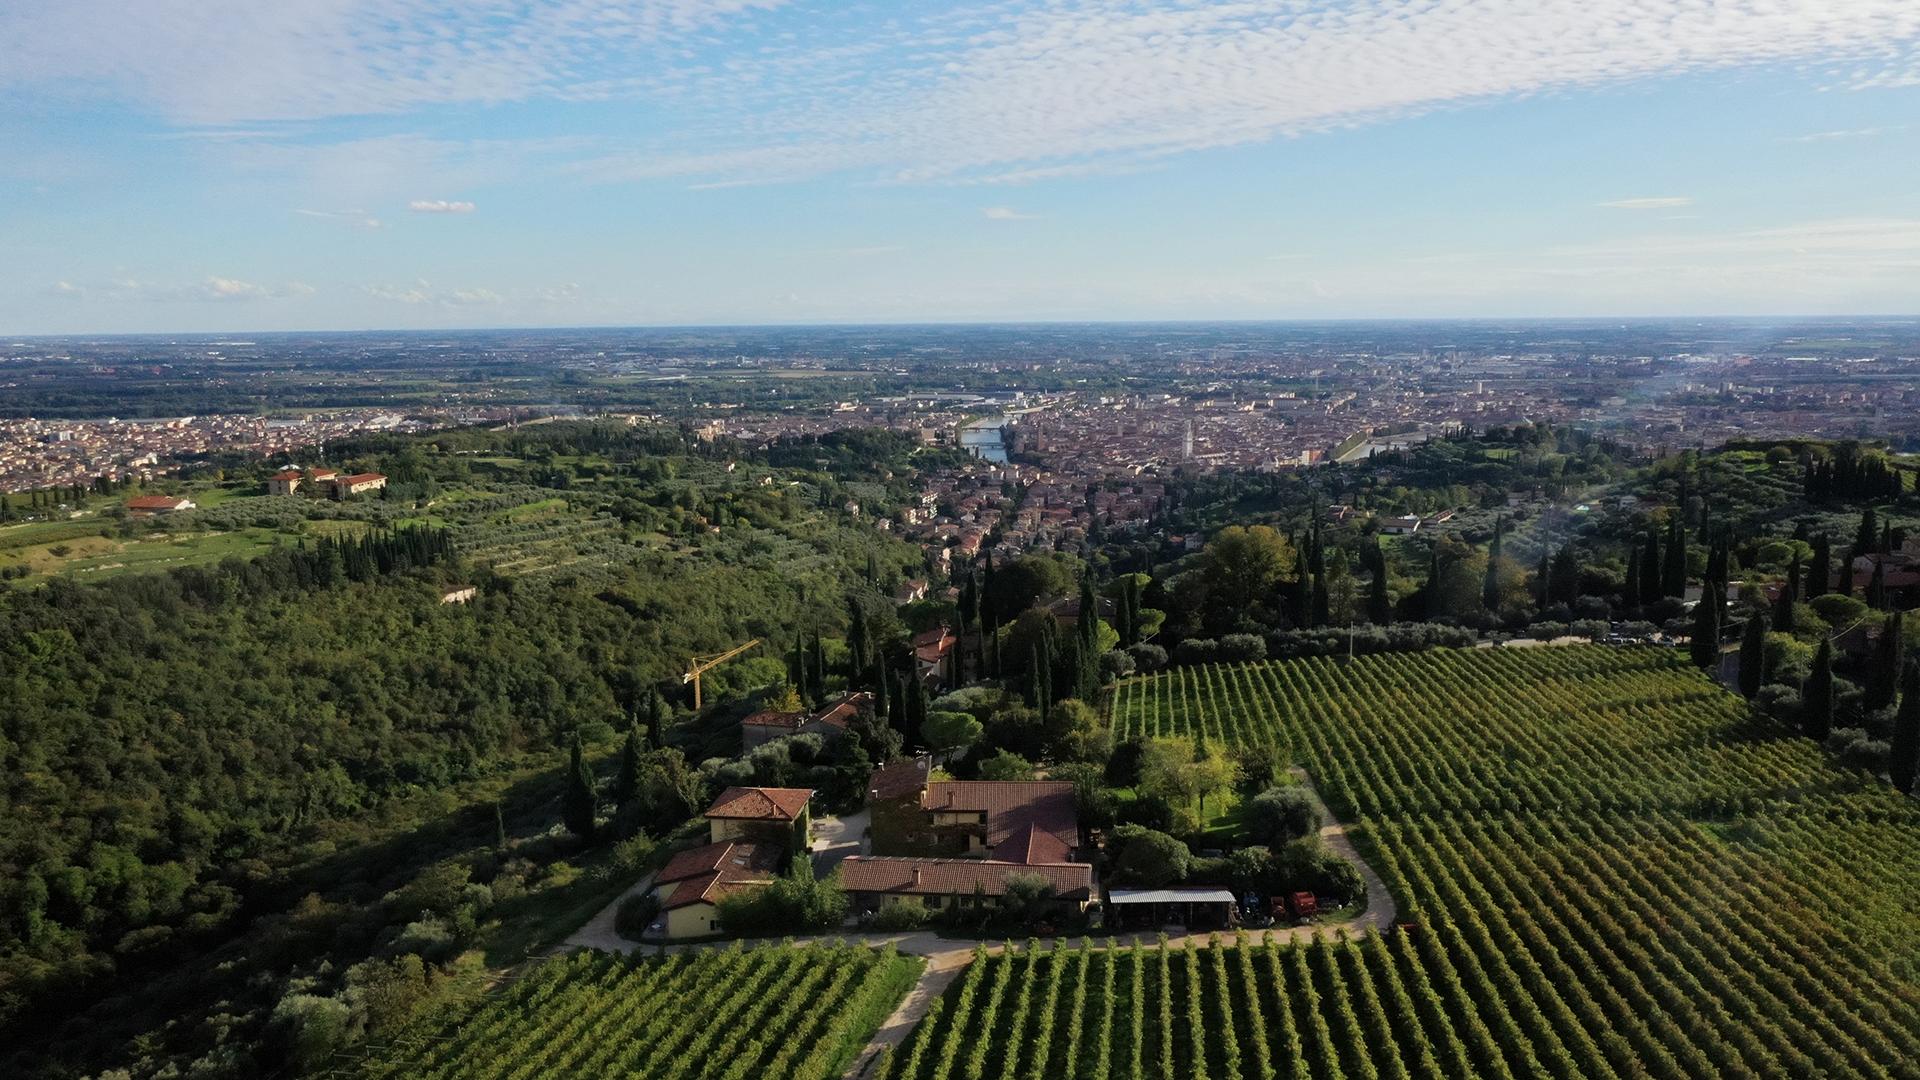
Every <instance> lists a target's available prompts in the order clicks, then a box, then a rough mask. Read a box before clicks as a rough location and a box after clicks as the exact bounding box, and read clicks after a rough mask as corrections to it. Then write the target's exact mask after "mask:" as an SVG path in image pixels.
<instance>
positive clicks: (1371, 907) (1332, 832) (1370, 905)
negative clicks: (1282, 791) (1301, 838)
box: [1289, 769, 1400, 937]
mask: <svg viewBox="0 0 1920 1080" xmlns="http://www.w3.org/2000/svg"><path fill="white" fill-rule="evenodd" d="M1289 771H1290V772H1291V773H1292V774H1293V776H1294V779H1296V780H1299V781H1300V786H1301V787H1303V788H1306V789H1307V797H1308V798H1310V799H1312V800H1313V808H1314V809H1315V810H1318V811H1319V812H1320V839H1322V840H1324V841H1326V844H1327V847H1329V848H1331V849H1333V852H1334V854H1336V855H1339V856H1340V857H1341V858H1343V859H1345V860H1347V861H1348V862H1350V863H1352V864H1353V865H1354V866H1355V867H1356V868H1358V869H1359V871H1360V880H1361V881H1362V882H1364V883H1365V884H1366V887H1367V910H1366V911H1364V912H1362V913H1361V914H1360V916H1359V918H1356V919H1354V920H1353V921H1352V922H1350V923H1347V924H1345V926H1346V929H1348V930H1351V931H1353V932H1354V933H1360V932H1362V931H1367V930H1385V929H1386V928H1387V927H1389V926H1392V925H1393V924H1394V921H1395V920H1396V919H1398V918H1399V916H1400V910H1399V908H1398V907H1396V906H1395V905H1394V902H1393V894H1392V893H1391V892H1388V891H1387V883H1386V882H1384V881H1382V880H1380V874H1379V872H1377V871H1376V870H1374V868H1373V867H1372V865H1370V864H1369V863H1368V862H1367V860H1365V859H1363V858H1361V857H1360V852H1359V850H1358V849H1356V848H1355V847H1354V846H1353V841H1352V840H1350V839H1348V838H1347V825H1346V823H1345V822H1343V821H1341V820H1340V819H1339V818H1336V817H1334V816H1333V811H1331V810H1329V809H1327V803H1326V800H1324V799H1322V798H1321V797H1320V792H1319V790H1318V789H1317V788H1315V787H1314V786H1313V779H1312V778H1311V777H1309V776H1308V775H1307V770H1305V769H1291V770H1289ZM1312 929H1314V928H1313V927H1310V926H1296V927H1294V928H1293V933H1294V935H1295V936H1297V935H1298V932H1299V931H1301V930H1312ZM1306 936H1308V937H1311V936H1312V935H1311V934H1308V935H1306Z"/></svg>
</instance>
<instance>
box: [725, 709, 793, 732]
mask: <svg viewBox="0 0 1920 1080" xmlns="http://www.w3.org/2000/svg"><path fill="white" fill-rule="evenodd" d="M806 718H807V714H806V713H797V712H779V711H776V710H774V709H761V710H760V711H759V712H757V713H753V714H751V715H749V716H748V717H747V718H746V719H744V720H742V721H740V722H741V723H742V724H745V725H746V726H748V727H777V728H797V727H799V726H800V725H801V723H802V722H803V721H805V720H806Z"/></svg>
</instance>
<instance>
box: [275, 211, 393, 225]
mask: <svg viewBox="0 0 1920 1080" xmlns="http://www.w3.org/2000/svg"><path fill="white" fill-rule="evenodd" d="M294 213H296V214H299V215H300V216H301V217H310V218H318V219H319V220H321V221H332V222H336V223H338V224H341V225H348V226H351V227H353V228H356V229H378V228H382V227H383V226H382V224H381V222H380V219H379V218H377V217H374V216H373V215H372V214H369V213H367V212H366V211H365V210H295V211H294Z"/></svg>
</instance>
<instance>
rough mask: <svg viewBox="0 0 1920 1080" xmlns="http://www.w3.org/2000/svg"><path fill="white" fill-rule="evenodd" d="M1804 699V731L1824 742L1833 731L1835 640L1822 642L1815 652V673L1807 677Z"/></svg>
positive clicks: (1802, 723) (1802, 713)
mask: <svg viewBox="0 0 1920 1080" xmlns="http://www.w3.org/2000/svg"><path fill="white" fill-rule="evenodd" d="M1800 698H1801V706H1800V730H1801V731H1802V732H1803V733H1804V734H1806V735H1807V736H1808V737H1809V738H1812V739H1815V740H1822V741H1824V740H1825V739H1826V737H1827V733H1828V732H1829V731H1831V730H1833V642H1831V641H1825V640H1823V641H1821V642H1820V650H1819V651H1818V652H1816V653H1814V654H1813V673H1812V674H1811V675H1808V676H1807V685H1806V689H1805V690H1804V691H1802V692H1801V695H1800Z"/></svg>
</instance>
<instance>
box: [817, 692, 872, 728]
mask: <svg viewBox="0 0 1920 1080" xmlns="http://www.w3.org/2000/svg"><path fill="white" fill-rule="evenodd" d="M872 704H873V695H872V694H870V693H868V692H867V691H865V690H858V691H855V692H854V693H851V694H842V695H840V700H838V701H835V702H834V703H833V704H831V705H828V706H827V707H826V708H824V709H822V710H820V711H819V712H817V713H815V714H813V716H811V717H809V718H808V719H809V722H810V723H816V724H825V725H827V726H828V727H836V728H845V727H846V726H847V725H848V724H850V723H852V722H853V718H854V717H855V716H857V715H859V712H860V710H861V709H862V708H866V707H870V706H871V705H872Z"/></svg>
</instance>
